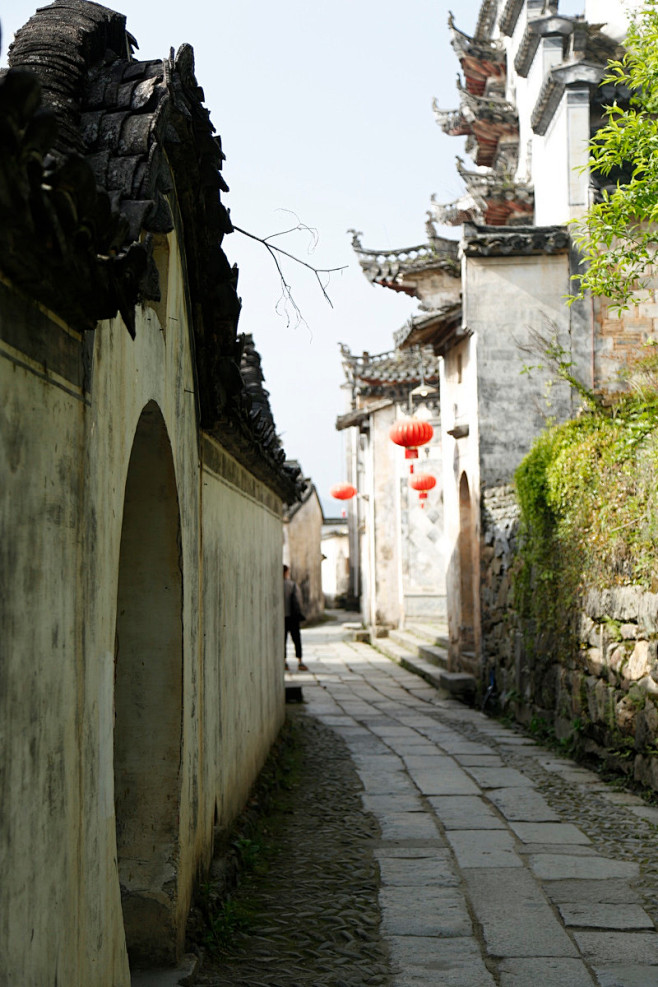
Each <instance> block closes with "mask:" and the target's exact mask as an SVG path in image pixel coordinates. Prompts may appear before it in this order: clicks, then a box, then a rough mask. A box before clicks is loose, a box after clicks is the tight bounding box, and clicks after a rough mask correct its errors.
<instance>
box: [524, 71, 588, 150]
mask: <svg viewBox="0 0 658 987" xmlns="http://www.w3.org/2000/svg"><path fill="white" fill-rule="evenodd" d="M604 72H605V67H604V66H603V65H597V64H594V63H592V62H575V63H574V64H573V65H560V66H558V67H557V68H554V69H552V70H551V72H550V74H549V75H548V76H547V77H546V79H545V80H544V84H543V86H542V87H541V90H540V93H539V96H538V97H537V102H536V103H535V108H534V110H533V111H532V116H531V118H530V123H531V126H532V129H533V131H534V132H535V133H536V134H539V136H540V137H543V135H544V134H545V133H546V131H547V130H548V128H549V126H550V123H551V120H552V119H553V117H554V116H555V113H556V111H557V108H558V106H559V105H560V101H561V100H562V97H563V95H564V92H565V90H566V89H567V88H569V87H572V88H575V87H577V86H579V85H580V86H598V84H599V83H600V82H601V79H602V78H603V73H604Z"/></svg>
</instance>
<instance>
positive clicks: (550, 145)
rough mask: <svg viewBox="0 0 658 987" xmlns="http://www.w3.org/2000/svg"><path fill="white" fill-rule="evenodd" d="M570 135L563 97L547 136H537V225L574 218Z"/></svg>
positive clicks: (534, 165)
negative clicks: (569, 158)
mask: <svg viewBox="0 0 658 987" xmlns="http://www.w3.org/2000/svg"><path fill="white" fill-rule="evenodd" d="M567 136H568V132H567V105H566V99H565V98H563V99H562V101H561V103H560V105H559V107H558V109H557V110H556V113H555V116H554V117H553V119H552V121H551V125H550V127H549V128H548V130H547V131H546V134H545V136H544V137H540V136H537V135H536V136H535V138H534V142H533V152H532V175H533V182H534V186H535V223H536V224H537V226H553V225H555V224H557V223H566V222H567V221H568V220H569V219H570V218H571V216H570V209H569V180H570V177H571V176H570V171H569V160H568V154H567V146H568V144H567Z"/></svg>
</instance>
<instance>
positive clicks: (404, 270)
mask: <svg viewBox="0 0 658 987" xmlns="http://www.w3.org/2000/svg"><path fill="white" fill-rule="evenodd" d="M349 232H350V233H352V249H353V250H354V252H355V254H356V255H357V257H358V259H359V264H360V265H361V270H362V271H363V273H364V274H365V276H366V277H367V279H368V281H370V282H372V283H373V284H380V285H382V286H383V287H385V288H392V289H393V291H401V292H404V293H405V294H407V295H415V293H416V288H415V286H414V285H405V284H404V281H403V279H404V277H405V275H412V274H418V273H419V272H421V271H430V270H441V271H444V272H445V273H447V274H449V275H450V276H452V277H455V278H458V277H460V273H461V272H460V265H459V245H458V244H457V242H456V241H455V240H448V239H446V238H444V237H432V238H431V239H430V242H429V243H422V244H419V245H418V246H416V247H404V248H402V249H399V250H366V249H365V248H364V247H363V246H362V244H361V239H360V237H361V234H360V233H357V232H356V231H355V230H349Z"/></svg>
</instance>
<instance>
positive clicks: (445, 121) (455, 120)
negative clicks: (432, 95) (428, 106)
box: [432, 99, 472, 137]
mask: <svg viewBox="0 0 658 987" xmlns="http://www.w3.org/2000/svg"><path fill="white" fill-rule="evenodd" d="M432 109H433V110H434V118H435V119H436V122H437V123H438V125H439V127H440V128H441V130H442V131H443V133H444V134H447V135H448V137H466V136H467V135H469V134H470V133H471V132H472V131H471V125H470V123H469V122H468V121H467V120H465V119H464V116H463V114H462V112H461V110H442V109H441V107H440V106H439V104H438V102H437V100H436V99H434V100H432Z"/></svg>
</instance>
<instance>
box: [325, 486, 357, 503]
mask: <svg viewBox="0 0 658 987" xmlns="http://www.w3.org/2000/svg"><path fill="white" fill-rule="evenodd" d="M329 493H330V494H331V496H332V497H335V499H336V500H351V499H352V497H355V496H356V487H353V486H352V484H351V483H337V484H336V486H335V487H332V488H331V490H330V491H329Z"/></svg>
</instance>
